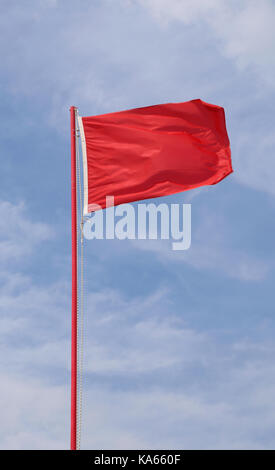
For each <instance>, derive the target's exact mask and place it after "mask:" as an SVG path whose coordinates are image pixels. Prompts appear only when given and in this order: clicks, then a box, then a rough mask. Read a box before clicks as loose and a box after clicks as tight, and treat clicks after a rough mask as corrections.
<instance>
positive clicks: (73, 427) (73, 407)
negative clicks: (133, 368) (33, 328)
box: [70, 106, 77, 450]
mask: <svg viewBox="0 0 275 470" xmlns="http://www.w3.org/2000/svg"><path fill="white" fill-rule="evenodd" d="M70 114H71V210H72V216H71V219H72V346H71V347H72V349H71V450H76V435H77V432H76V428H77V226H76V224H77V215H76V143H75V140H76V135H75V133H76V126H75V114H76V108H75V107H74V106H71V108H70Z"/></svg>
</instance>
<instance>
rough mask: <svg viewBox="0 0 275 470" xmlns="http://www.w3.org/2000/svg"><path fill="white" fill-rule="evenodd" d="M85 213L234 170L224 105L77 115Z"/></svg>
mask: <svg viewBox="0 0 275 470" xmlns="http://www.w3.org/2000/svg"><path fill="white" fill-rule="evenodd" d="M78 122H79V129H80V135H81V143H82V154H83V179H84V181H83V182H84V214H88V213H89V212H92V211H94V210H96V209H98V207H97V208H96V207H93V204H97V205H99V206H101V208H102V209H104V208H105V207H106V196H114V204H115V205H118V204H122V203H128V202H133V201H137V200H141V199H149V198H155V197H160V196H167V195H169V194H174V193H178V192H181V191H186V190H188V189H193V188H197V187H199V186H204V185H210V184H216V183H218V182H219V181H221V180H222V179H223V178H225V177H226V176H227V175H229V174H230V173H231V172H232V171H233V170H232V165H231V152H230V143H229V139H228V135H227V132H226V125H225V115H224V109H223V108H222V107H220V106H216V105H213V104H209V103H205V102H204V101H202V100H200V99H196V100H192V101H187V102H185V103H168V104H160V105H155V106H148V107H145V108H136V109H130V110H128V111H121V112H116V113H109V114H103V115H100V116H91V117H79V118H78Z"/></svg>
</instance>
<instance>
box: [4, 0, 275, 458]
mask: <svg viewBox="0 0 275 470" xmlns="http://www.w3.org/2000/svg"><path fill="white" fill-rule="evenodd" d="M0 8H1V15H0V23H1V31H2V43H1V45H0V48H1V66H0V80H1V108H2V109H1V128H0V132H1V154H2V158H1V196H0V214H1V217H0V231H1V242H0V259H1V271H0V276H1V287H0V288H1V297H0V299H1V300H0V306H1V307H0V308H1V317H0V318H1V323H0V328H1V365H0V372H1V387H0V401H1V410H2V412H1V415H2V418H1V429H0V434H1V436H0V446H1V448H3V449H7V448H9V449H35V448H37V449H42V448H47V449H53V448H67V447H68V443H69V380H70V376H69V370H70V269H71V268H70V153H69V152H70V147H69V145H70V142H69V107H70V105H76V106H78V107H79V112H80V114H81V115H84V116H85V115H92V114H100V113H106V112H112V111H118V110H122V109H127V108H130V107H135V106H146V105H151V104H157V103H162V102H169V101H186V100H189V99H194V98H201V99H203V100H205V101H209V102H212V103H215V104H217V105H220V106H224V108H225V111H226V116H227V128H228V133H229V137H230V140H231V147H232V161H233V167H234V170H235V172H234V173H233V175H230V177H228V178H227V179H225V180H224V181H222V182H221V183H220V184H218V185H216V186H212V187H208V188H203V189H200V190H194V191H190V192H188V193H181V194H179V195H174V196H170V197H167V198H161V199H160V202H162V201H164V202H168V203H170V202H191V204H192V246H191V248H190V250H189V251H188V252H172V251H171V248H170V243H169V242H166V241H119V240H114V241H100V240H98V241H87V243H86V247H85V248H86V283H85V327H86V328H85V358H84V368H85V376H84V384H85V389H84V418H83V441H82V443H83V448H90V449H92V448H101V449H104V448H109V449H110V448H113V449H123V448H133V449H138V448H143V449H145V448H157V449H161V448H171V449H172V448H175V449H180V448H184V449H185V448H186V449H193V448H203V449H209V448H213V449H221V448H230V449H240V448H247V449H272V448H274V437H273V436H274V432H275V405H274V394H275V366H274V364H275V361H274V353H275V346H274V339H273V338H274V330H275V321H274V262H275V259H274V249H273V245H274V235H273V234H274V229H275V222H274V220H275V219H274V206H275V204H274V203H275V199H274V196H275V189H274V188H275V185H274V171H275V163H274V156H275V155H274V148H275V137H274V97H275V87H274V83H275V56H274V46H275V32H274V31H275V29H274V21H275V4H274V2H273V1H271V0H262V1H261V2H257V1H254V0H242V1H238V2H236V1H235V0H227V1H225V0H204V1H203V0H193V1H187V0H182V1H180V0H117V1H116V2H114V1H111V0H101V1H99V0H94V1H93V2H90V1H88V0H82V1H79V2H78V3H77V4H76V3H75V2H72V1H71V0H66V1H65V0H43V1H42V0H37V1H35V2H32V1H27V0H22V1H20V2H19V1H13V0H11V1H10V2H8V3H7V2H5V3H2V4H1V7H0Z"/></svg>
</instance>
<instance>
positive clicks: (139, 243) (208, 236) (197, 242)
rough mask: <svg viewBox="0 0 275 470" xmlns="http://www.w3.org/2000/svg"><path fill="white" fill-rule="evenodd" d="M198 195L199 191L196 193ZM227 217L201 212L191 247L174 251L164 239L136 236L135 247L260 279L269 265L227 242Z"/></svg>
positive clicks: (236, 275) (173, 259) (239, 276)
mask: <svg viewBox="0 0 275 470" xmlns="http://www.w3.org/2000/svg"><path fill="white" fill-rule="evenodd" d="M196 196H198V194H196ZM229 233H230V230H229V227H228V226H227V219H226V218H225V217H224V216H222V215H221V214H219V213H217V214H215V213H210V212H209V211H207V212H202V213H201V214H200V223H199V225H196V226H194V225H192V241H191V247H190V248H189V250H186V251H173V250H172V242H171V241H165V240H135V241H131V243H132V244H133V245H134V246H135V248H137V249H140V250H145V251H151V252H153V253H155V254H156V255H157V256H158V259H159V260H160V261H162V262H163V263H164V264H166V263H167V260H168V261H170V262H172V263H186V264H188V265H190V266H193V267H194V268H196V269H198V270H201V269H205V270H213V271H216V272H220V273H222V274H224V275H225V276H228V277H231V278H235V279H239V280H241V281H261V280H263V279H264V278H265V277H266V275H267V273H268V271H269V269H270V267H271V265H270V264H269V263H268V262H267V261H264V260H262V259H261V258H257V257H256V256H253V255H252V254H251V253H249V252H244V251H243V250H241V249H239V248H238V247H234V245H232V246H231V244H230V234H229Z"/></svg>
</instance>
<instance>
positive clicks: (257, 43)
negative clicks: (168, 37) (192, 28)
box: [138, 0, 275, 87]
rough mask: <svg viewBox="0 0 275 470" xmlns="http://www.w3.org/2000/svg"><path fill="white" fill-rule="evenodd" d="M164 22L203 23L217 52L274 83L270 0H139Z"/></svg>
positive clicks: (274, 7)
mask: <svg viewBox="0 0 275 470" xmlns="http://www.w3.org/2000/svg"><path fill="white" fill-rule="evenodd" d="M138 1H139V3H141V4H142V5H143V6H144V7H146V8H148V9H149V10H151V12H152V13H153V15H154V16H155V17H156V18H157V19H158V20H159V21H161V22H163V23H164V24H165V23H167V22H169V21H182V22H183V23H184V24H194V23H195V22H198V21H202V22H206V23H207V25H208V26H209V27H210V28H211V29H212V31H213V33H214V34H215V35H216V36H217V39H218V41H219V42H218V43H217V46H218V47H219V49H220V51H221V52H222V53H223V54H225V55H226V56H227V57H228V58H232V59H233V60H235V62H236V64H237V66H239V67H242V68H245V67H249V66H251V67H255V69H256V71H257V72H258V73H259V74H260V76H261V78H262V79H263V80H264V81H265V82H267V83H268V84H269V85H270V86H272V87H273V86H274V79H275V76H274V73H275V72H274V66H275V57H274V53H273V50H274V45H275V30H274V23H275V5H274V3H273V2H272V1H271V0H262V1H261V2H259V1H257V0H242V1H239V2H236V1H235V0H229V1H228V0H227V1H225V0H207V1H205V0H195V1H194V0H138Z"/></svg>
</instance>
